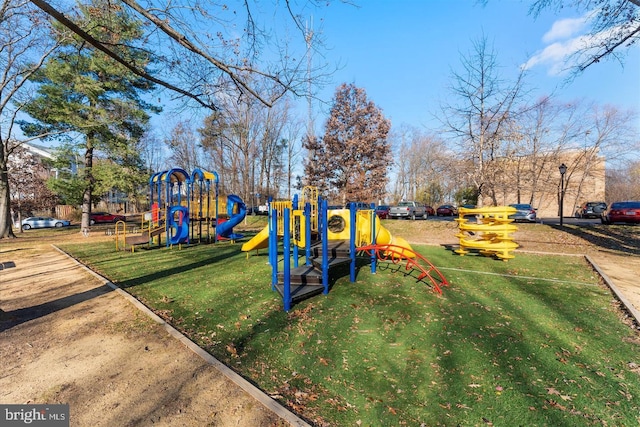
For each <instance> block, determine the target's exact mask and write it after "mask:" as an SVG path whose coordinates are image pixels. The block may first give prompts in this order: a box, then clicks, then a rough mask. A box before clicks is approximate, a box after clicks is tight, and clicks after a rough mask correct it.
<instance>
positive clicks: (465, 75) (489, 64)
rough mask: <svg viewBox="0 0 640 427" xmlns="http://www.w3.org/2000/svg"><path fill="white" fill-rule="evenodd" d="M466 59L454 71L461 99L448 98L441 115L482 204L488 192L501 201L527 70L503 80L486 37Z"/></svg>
mask: <svg viewBox="0 0 640 427" xmlns="http://www.w3.org/2000/svg"><path fill="white" fill-rule="evenodd" d="M461 61H462V68H461V71H460V72H453V73H452V80H453V82H452V85H451V88H450V91H451V93H452V95H453V97H452V100H456V101H457V103H453V102H446V103H444V104H443V105H442V106H441V116H440V120H441V121H442V123H443V125H444V127H445V131H446V132H448V133H449V134H450V135H451V136H452V138H453V140H454V142H455V143H456V144H457V145H458V147H459V152H460V155H461V156H462V159H464V160H465V162H464V164H468V165H469V168H468V170H467V172H466V173H467V179H466V181H468V182H470V183H471V184H472V185H473V186H474V187H475V189H476V192H477V194H478V203H479V204H482V199H483V196H486V197H488V199H489V200H491V202H492V203H493V204H496V185H497V182H496V180H497V174H498V173H499V172H500V168H499V161H498V160H499V159H500V157H501V156H502V154H503V148H504V147H503V143H504V141H505V139H508V138H509V137H508V132H509V131H510V129H511V128H512V126H513V123H514V121H515V120H516V119H517V115H518V114H519V111H518V109H517V102H518V101H519V100H520V98H521V96H522V94H523V93H522V92H523V77H524V71H520V72H519V74H518V75H517V76H516V78H515V80H514V81H513V82H507V81H504V80H503V79H502V78H501V76H500V74H499V69H498V63H497V56H496V53H495V52H494V51H493V50H492V49H491V48H490V47H489V46H488V44H487V40H486V38H482V39H480V40H478V41H476V42H474V43H473V50H472V51H471V52H470V54H469V55H468V56H463V57H462V58H461Z"/></svg>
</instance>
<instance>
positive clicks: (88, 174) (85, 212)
mask: <svg viewBox="0 0 640 427" xmlns="http://www.w3.org/2000/svg"><path fill="white" fill-rule="evenodd" d="M84 179H85V182H86V183H87V186H86V187H85V189H84V193H83V194H82V223H81V226H80V232H81V233H82V232H83V230H84V229H88V228H89V225H90V215H91V196H92V194H93V185H94V183H95V178H94V176H93V141H92V135H87V151H85V153H84Z"/></svg>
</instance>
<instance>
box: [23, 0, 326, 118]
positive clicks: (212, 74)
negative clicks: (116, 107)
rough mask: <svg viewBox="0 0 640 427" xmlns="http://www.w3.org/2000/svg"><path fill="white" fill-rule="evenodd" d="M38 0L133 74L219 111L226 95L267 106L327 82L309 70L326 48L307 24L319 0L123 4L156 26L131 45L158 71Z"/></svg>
mask: <svg viewBox="0 0 640 427" xmlns="http://www.w3.org/2000/svg"><path fill="white" fill-rule="evenodd" d="M31 1H32V3H33V4H35V5H37V6H38V7H39V8H41V9H42V10H43V11H45V12H46V13H48V14H49V15H51V16H52V17H53V18H55V19H56V20H58V21H59V22H61V23H62V24H63V25H65V26H66V27H68V28H69V29H70V30H72V31H73V32H75V33H76V34H78V35H79V36H80V37H82V38H83V39H85V40H86V41H87V42H88V43H90V44H92V45H93V46H94V47H95V48H97V49H99V50H101V51H102V52H103V53H106V54H107V55H109V56H111V57H112V58H113V59H114V60H116V61H118V62H120V63H121V64H123V65H125V66H126V67H127V68H128V69H129V71H132V72H134V73H136V74H138V75H139V76H142V77H144V78H147V79H149V80H151V81H153V82H154V83H156V84H158V85H159V86H161V87H164V88H165V89H166V90H168V91H170V96H172V97H178V98H184V99H185V100H189V101H191V102H195V103H196V104H198V105H200V106H205V107H207V108H210V109H214V110H215V109H217V108H219V103H220V101H219V98H220V96H229V95H231V94H233V93H234V92H235V94H236V95H235V96H250V97H253V98H255V99H257V100H259V101H260V102H261V103H263V104H265V105H267V106H273V105H274V103H275V102H276V101H277V100H278V99H280V98H281V97H282V96H284V95H285V94H286V93H293V94H296V95H307V94H308V82H309V80H313V81H316V82H318V81H320V80H322V77H323V72H324V70H325V69H326V67H324V66H320V67H317V68H315V69H314V70H309V68H308V66H307V65H308V63H307V61H306V60H305V58H306V57H307V55H309V54H310V51H311V50H313V49H316V48H318V47H319V46H320V45H321V40H320V38H319V35H318V34H319V33H313V32H311V31H308V30H307V29H306V28H305V20H306V19H307V17H306V16H305V15H303V13H312V12H313V9H314V8H317V7H319V5H318V4H316V2H315V1H312V0H310V1H305V2H301V3H300V4H299V3H297V2H292V1H289V0H285V1H276V0H273V1H271V2H257V1H249V0H244V1H236V2H216V1H201V0H179V1H166V2H163V1H153V2H152V1H145V2H136V1H135V0H122V7H123V8H128V9H130V10H131V11H132V12H134V13H135V14H137V15H138V16H139V17H140V18H142V19H144V20H146V22H148V24H149V25H148V26H147V29H148V32H147V34H146V36H145V38H144V39H143V40H142V41H141V42H140V43H139V44H138V45H136V46H129V48H132V47H133V48H136V49H142V50H145V51H147V52H148V53H150V54H152V55H153V59H154V61H155V63H157V64H158V65H157V66H156V69H155V71H154V72H149V71H147V70H145V69H144V65H145V64H137V63H135V62H133V61H129V60H128V59H127V58H125V57H123V56H122V55H120V54H119V53H118V52H119V49H118V46H114V45H113V43H111V42H110V41H108V40H100V39H97V38H95V37H92V36H90V35H89V34H88V29H86V28H82V26H81V25H80V24H79V23H78V22H77V21H76V20H75V19H74V16H75V11H74V10H69V11H61V10H60V9H59V8H56V7H55V6H54V5H52V4H50V3H47V2H46V1H45V0H31ZM265 12H269V13H270V14H271V16H272V17H273V20H270V21H269V22H270V23H269V24H267V23H265V22H260V21H258V19H257V18H256V17H257V16H259V15H261V14H262V13H265ZM271 22H273V24H271ZM232 96H233V95H232Z"/></svg>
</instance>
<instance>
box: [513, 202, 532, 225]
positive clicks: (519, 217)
mask: <svg viewBox="0 0 640 427" xmlns="http://www.w3.org/2000/svg"><path fill="white" fill-rule="evenodd" d="M509 206H511V207H513V208H516V210H517V211H516V213H515V214H513V215H509V218H511V219H513V220H514V221H515V222H517V221H529V222H536V210H535V208H534V207H533V206H531V205H530V204H528V203H514V204H511V205H509Z"/></svg>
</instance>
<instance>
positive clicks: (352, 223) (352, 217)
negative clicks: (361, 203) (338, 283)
mask: <svg viewBox="0 0 640 427" xmlns="http://www.w3.org/2000/svg"><path fill="white" fill-rule="evenodd" d="M356 212H357V208H356V204H355V203H351V204H349V257H350V258H351V263H350V265H349V280H350V281H351V283H353V282H355V281H356V228H357V224H356Z"/></svg>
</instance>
